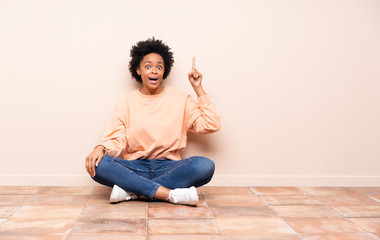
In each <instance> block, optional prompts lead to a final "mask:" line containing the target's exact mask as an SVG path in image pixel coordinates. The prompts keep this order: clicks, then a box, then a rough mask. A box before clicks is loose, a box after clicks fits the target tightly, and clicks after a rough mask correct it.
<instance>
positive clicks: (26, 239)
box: [0, 235, 66, 240]
mask: <svg viewBox="0 0 380 240" xmlns="http://www.w3.org/2000/svg"><path fill="white" fill-rule="evenodd" d="M0 236H1V235H0ZM65 239H66V236H64V235H61V236H59V235H36V236H27V235H15V236H9V235H8V236H1V240H65Z"/></svg>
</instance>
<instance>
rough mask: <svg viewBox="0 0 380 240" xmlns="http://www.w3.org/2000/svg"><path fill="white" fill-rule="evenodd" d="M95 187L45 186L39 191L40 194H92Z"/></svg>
mask: <svg viewBox="0 0 380 240" xmlns="http://www.w3.org/2000/svg"><path fill="white" fill-rule="evenodd" d="M92 191H93V187H62V186H56V187H51V186H48V187H44V188H42V189H41V191H39V192H38V194H39V195H90V194H91V193H92Z"/></svg>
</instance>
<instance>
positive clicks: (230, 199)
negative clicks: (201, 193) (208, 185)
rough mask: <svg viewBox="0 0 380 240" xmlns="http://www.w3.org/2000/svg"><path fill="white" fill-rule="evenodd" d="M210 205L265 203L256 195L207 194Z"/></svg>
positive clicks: (259, 204) (260, 204)
mask: <svg viewBox="0 0 380 240" xmlns="http://www.w3.org/2000/svg"><path fill="white" fill-rule="evenodd" d="M205 200H206V202H207V204H208V205H209V206H263V205H265V204H264V202H263V201H261V199H260V198H259V197H258V196H256V195H206V196H205Z"/></svg>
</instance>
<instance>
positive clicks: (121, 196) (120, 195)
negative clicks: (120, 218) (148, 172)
mask: <svg viewBox="0 0 380 240" xmlns="http://www.w3.org/2000/svg"><path fill="white" fill-rule="evenodd" d="M132 199H137V195H136V194H134V193H131V192H126V191H124V189H122V188H120V187H119V186H117V185H113V188H112V192H111V195H110V203H118V202H122V201H128V200H132Z"/></svg>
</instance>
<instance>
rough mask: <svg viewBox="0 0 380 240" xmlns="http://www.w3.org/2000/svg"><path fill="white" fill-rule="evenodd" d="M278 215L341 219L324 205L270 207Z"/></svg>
mask: <svg viewBox="0 0 380 240" xmlns="http://www.w3.org/2000/svg"><path fill="white" fill-rule="evenodd" d="M270 208H272V209H273V211H275V212H276V213H278V215H280V216H281V217H286V218H294V217H296V218H297V217H311V218H324V217H342V216H341V215H340V214H339V213H338V212H336V211H334V209H332V208H331V207H328V206H324V205H287V206H270Z"/></svg>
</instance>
